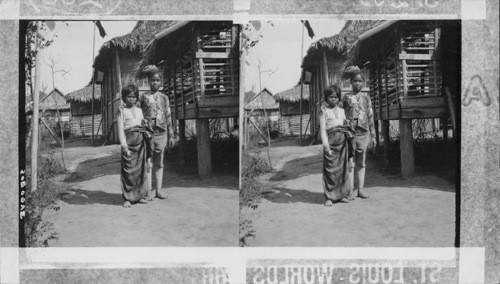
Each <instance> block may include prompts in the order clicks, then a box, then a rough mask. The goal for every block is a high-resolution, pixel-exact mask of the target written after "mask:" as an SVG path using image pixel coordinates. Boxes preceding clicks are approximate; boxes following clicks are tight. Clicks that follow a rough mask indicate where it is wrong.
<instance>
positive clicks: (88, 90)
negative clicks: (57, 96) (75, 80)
mask: <svg viewBox="0 0 500 284" xmlns="http://www.w3.org/2000/svg"><path fill="white" fill-rule="evenodd" d="M94 100H96V101H99V100H101V85H98V84H95V89H94ZM66 101H67V102H79V103H86V102H90V101H92V85H87V86H85V87H83V88H81V89H80V90H77V91H74V92H72V93H69V94H67V95H66Z"/></svg>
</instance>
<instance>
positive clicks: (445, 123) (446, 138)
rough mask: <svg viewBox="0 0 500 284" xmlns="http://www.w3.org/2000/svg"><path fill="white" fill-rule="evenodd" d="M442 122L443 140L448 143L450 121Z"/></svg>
mask: <svg viewBox="0 0 500 284" xmlns="http://www.w3.org/2000/svg"><path fill="white" fill-rule="evenodd" d="M441 121H442V122H443V140H444V141H448V119H446V118H442V119H441Z"/></svg>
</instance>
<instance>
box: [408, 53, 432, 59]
mask: <svg viewBox="0 0 500 284" xmlns="http://www.w3.org/2000/svg"><path fill="white" fill-rule="evenodd" d="M399 60H437V56H436V54H409V53H400V54H399Z"/></svg>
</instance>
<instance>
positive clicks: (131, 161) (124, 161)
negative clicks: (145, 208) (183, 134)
mask: <svg viewBox="0 0 500 284" xmlns="http://www.w3.org/2000/svg"><path fill="white" fill-rule="evenodd" d="M121 93H122V100H123V102H124V103H125V105H124V106H121V107H120V108H119V109H118V113H117V121H118V137H119V140H120V145H121V148H122V158H121V188H122V196H123V199H124V200H125V202H124V203H123V207H130V206H131V204H132V203H143V204H145V203H147V199H149V198H150V196H149V193H150V186H149V183H148V179H147V170H148V169H147V159H148V158H149V157H150V156H151V154H152V150H151V149H152V147H151V138H152V130H151V129H150V128H149V127H148V126H146V125H143V121H144V117H143V114H142V110H141V109H140V108H138V107H136V106H135V105H136V103H137V99H138V98H139V89H138V88H137V87H136V86H135V85H133V84H132V85H129V86H127V87H126V88H124V89H123V90H122V92H121Z"/></svg>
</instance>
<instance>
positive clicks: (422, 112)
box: [401, 107, 449, 119]
mask: <svg viewBox="0 0 500 284" xmlns="http://www.w3.org/2000/svg"><path fill="white" fill-rule="evenodd" d="M401 117H402V118H415V119H416V118H444V117H449V113H448V109H447V108H446V107H437V108H404V109H401Z"/></svg>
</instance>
